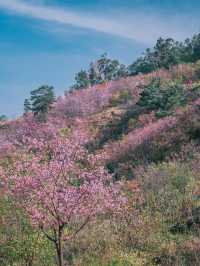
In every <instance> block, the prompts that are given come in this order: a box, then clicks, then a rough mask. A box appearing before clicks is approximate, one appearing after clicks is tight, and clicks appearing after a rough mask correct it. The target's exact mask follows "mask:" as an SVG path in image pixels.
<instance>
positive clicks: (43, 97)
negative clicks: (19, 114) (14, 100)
mask: <svg viewBox="0 0 200 266" xmlns="http://www.w3.org/2000/svg"><path fill="white" fill-rule="evenodd" d="M54 101H55V95H54V88H53V87H51V86H47V85H45V86H41V87H39V88H38V89H36V90H33V91H31V97H30V100H28V99H25V101H24V112H25V113H27V112H28V111H32V112H33V114H34V116H36V117H37V118H38V120H40V121H45V119H46V115H47V113H48V111H49V110H50V108H51V106H52V104H53V102H54Z"/></svg>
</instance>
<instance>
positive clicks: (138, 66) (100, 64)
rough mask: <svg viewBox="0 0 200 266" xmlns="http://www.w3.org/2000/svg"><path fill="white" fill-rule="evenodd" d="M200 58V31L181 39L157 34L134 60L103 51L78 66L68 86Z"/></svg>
mask: <svg viewBox="0 0 200 266" xmlns="http://www.w3.org/2000/svg"><path fill="white" fill-rule="evenodd" d="M199 59H200V33H199V34H196V35H194V36H193V37H192V38H191V39H189V38H187V39H186V40H185V41H184V42H178V41H175V40H174V39H172V38H167V39H163V38H159V39H158V40H157V42H156V44H155V46H154V47H153V48H151V49H150V48H148V49H146V51H145V52H144V53H143V55H142V56H141V57H139V58H138V59H137V60H136V61H135V62H133V63H132V64H131V65H129V66H125V65H123V64H121V63H120V62H119V61H118V60H113V59H110V58H108V56H107V54H103V55H102V56H101V57H100V59H98V60H97V61H96V62H92V63H91V64H90V66H89V69H88V70H81V71H80V72H78V73H77V74H76V75H75V83H74V85H73V86H72V87H71V90H79V89H84V88H87V87H89V86H93V85H95V84H100V83H103V82H106V81H110V80H116V79H119V78H122V77H126V76H133V75H137V74H139V73H142V74H146V73H150V72H153V71H155V70H157V69H160V68H165V69H169V68H170V67H171V66H173V65H176V64H181V63H193V62H196V61H197V60H199Z"/></svg>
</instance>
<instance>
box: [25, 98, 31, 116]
mask: <svg viewBox="0 0 200 266" xmlns="http://www.w3.org/2000/svg"><path fill="white" fill-rule="evenodd" d="M29 111H31V103H30V101H29V99H25V100H24V114H27V113H28V112H29Z"/></svg>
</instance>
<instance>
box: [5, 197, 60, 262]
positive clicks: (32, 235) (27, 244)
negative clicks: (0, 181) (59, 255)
mask: <svg viewBox="0 0 200 266" xmlns="http://www.w3.org/2000/svg"><path fill="white" fill-rule="evenodd" d="M0 265H2V266H13V265H16V266H18V265H20V266H25V265H31V266H55V263H54V249H53V247H52V246H51V245H50V244H49V242H48V241H47V240H46V238H44V236H43V235H41V234H40V232H37V231H36V230H35V229H34V228H32V226H31V225H30V224H29V221H28V220H27V218H26V217H25V216H24V214H23V213H22V211H21V210H20V209H18V208H17V207H16V206H15V205H14V203H13V202H12V201H11V200H9V199H8V198H5V197H1V198H0Z"/></svg>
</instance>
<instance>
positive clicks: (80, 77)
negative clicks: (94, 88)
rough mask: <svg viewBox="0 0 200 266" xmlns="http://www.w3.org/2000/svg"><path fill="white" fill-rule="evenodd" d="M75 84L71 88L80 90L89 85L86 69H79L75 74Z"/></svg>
mask: <svg viewBox="0 0 200 266" xmlns="http://www.w3.org/2000/svg"><path fill="white" fill-rule="evenodd" d="M75 81H76V82H75V84H74V85H73V86H72V90H73V89H75V90H80V89H84V88H87V87H88V86H89V85H90V79H89V76H88V73H87V71H85V70H81V71H80V72H78V73H77V74H76V76H75Z"/></svg>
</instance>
